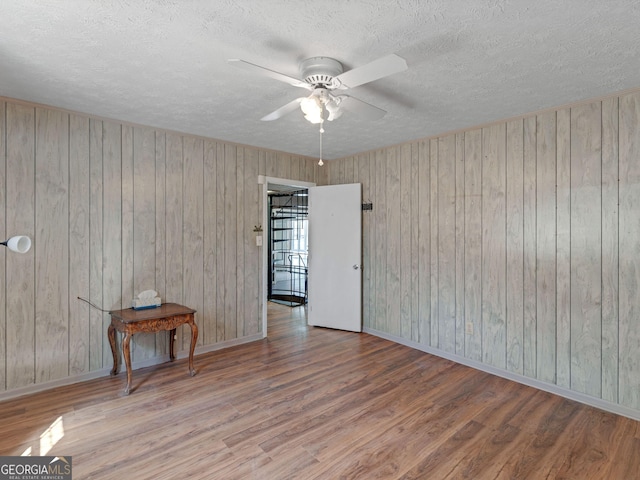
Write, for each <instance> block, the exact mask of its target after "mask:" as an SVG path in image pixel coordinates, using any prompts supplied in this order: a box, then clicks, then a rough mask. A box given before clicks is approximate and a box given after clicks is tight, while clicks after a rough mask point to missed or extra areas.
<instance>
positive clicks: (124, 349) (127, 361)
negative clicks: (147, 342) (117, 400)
mask: <svg viewBox="0 0 640 480" xmlns="http://www.w3.org/2000/svg"><path fill="white" fill-rule="evenodd" d="M130 342H131V334H130V333H127V334H126V335H125V337H124V339H123V340H122V353H124V363H125V365H126V366H127V386H126V387H125V389H124V394H125V395H129V391H130V390H131V350H130V349H129V347H130V345H129V344H130Z"/></svg>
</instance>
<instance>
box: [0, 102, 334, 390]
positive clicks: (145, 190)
mask: <svg viewBox="0 0 640 480" xmlns="http://www.w3.org/2000/svg"><path fill="white" fill-rule="evenodd" d="M258 175H267V176H272V177H279V178H289V179H292V180H301V181H307V182H317V183H318V184H322V183H326V173H325V169H322V170H320V169H319V168H318V167H317V166H316V160H314V159H311V158H304V157H297V156H292V155H287V154H282V153H277V152H272V151H265V150H260V149H256V148H250V147H243V146H238V145H233V144H227V143H223V142H218V141H215V140H209V139H203V138H199V137H193V136H188V135H182V134H177V133H171V132H164V131H160V130H156V129H153V128H147V127H143V126H132V125H126V124H123V123H119V122H116V121H108V120H103V119H98V118H93V117H90V116H86V115H79V114H73V113H68V112H64V111H61V110H56V109H51V108H44V107H41V106H36V105H30V104H26V103H24V102H17V101H12V100H10V99H0V212H3V216H2V220H1V221H0V236H2V237H3V240H4V238H6V237H7V236H12V235H16V234H26V235H29V236H30V237H31V238H32V241H33V247H32V249H31V250H30V251H29V252H28V253H27V254H25V255H19V254H15V253H12V252H9V251H8V250H7V249H4V248H3V249H2V250H0V279H2V282H1V283H0V390H4V391H11V390H14V389H18V388H21V387H28V386H31V385H34V384H40V383H43V382H49V381H55V380H60V379H65V378H67V377H74V376H79V375H82V374H86V373H88V372H92V371H96V370H100V369H103V368H107V367H110V366H111V364H112V358H111V350H110V347H109V343H108V340H107V335H106V329H107V326H108V324H109V322H110V317H109V315H108V314H106V313H102V312H100V311H99V310H96V309H93V308H90V307H89V306H88V305H87V304H86V303H84V302H81V301H79V300H78V299H77V297H82V298H86V299H88V300H90V301H91V302H93V303H94V304H96V305H99V306H102V307H103V308H105V309H107V310H109V309H111V310H113V309H118V308H123V307H128V306H130V302H131V298H132V297H133V295H134V294H136V293H138V292H140V291H142V290H146V289H149V288H152V289H155V290H157V291H158V292H159V293H160V295H161V296H162V299H163V301H172V302H179V303H185V304H188V305H189V306H191V307H193V308H195V309H197V311H198V312H197V314H196V322H197V323H198V326H199V331H200V335H199V338H198V343H199V345H202V346H210V345H214V344H216V343H219V342H223V341H228V340H233V339H238V338H242V337H246V336H251V335H255V334H257V333H259V332H260V331H261V329H262V323H261V322H262V305H261V303H260V298H261V291H260V289H261V278H262V276H261V271H262V263H261V258H262V256H261V250H260V248H258V247H256V246H255V234H254V233H253V227H254V225H260V223H261V219H262V208H263V207H262V193H261V192H262V186H261V185H258V183H257V182H258ZM188 342H189V337H188V336H184V335H182V331H180V332H179V338H178V343H177V345H178V348H180V347H182V348H186V347H187V346H188ZM133 344H134V346H133V347H132V352H133V353H132V357H133V361H134V362H135V361H144V360H146V359H153V358H155V357H159V356H161V355H163V354H166V353H168V342H167V336H166V333H164V332H162V333H159V334H156V335H153V334H141V335H137V336H136V337H135V338H134V339H133Z"/></svg>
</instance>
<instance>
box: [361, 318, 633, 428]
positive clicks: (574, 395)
mask: <svg viewBox="0 0 640 480" xmlns="http://www.w3.org/2000/svg"><path fill="white" fill-rule="evenodd" d="M362 331H363V332H364V333H368V334H370V335H374V336H376V337H380V338H384V339H385V340H389V341H391V342H395V343H399V344H400V345H404V346H405V347H410V348H413V349H416V350H420V351H422V352H425V353H428V354H430V355H435V356H436V357H440V358H445V359H447V360H451V361H452V362H455V363H459V364H461V365H465V366H467V367H471V368H475V369H476V370H480V371H483V372H486V373H490V374H492V375H496V376H498V377H502V378H506V379H507V380H512V381H514V382H518V383H521V384H523V385H527V386H529V387H533V388H537V389H538V390H543V391H545V392H549V393H553V394H554V395H558V396H561V397H564V398H568V399H569V400H575V401H576V402H580V403H583V404H585V405H589V406H591V407H595V408H599V409H601V410H604V411H607V412H611V413H615V414H616V415H622V416H623V417H628V418H631V419H633V420H640V411H638V410H634V409H633V408H629V407H625V406H623V405H619V404H617V403H612V402H609V401H607V400H603V399H601V398H596V397H592V396H590V395H586V394H584V393H580V392H575V391H573V390H569V389H568V388H564V387H559V386H558V385H553V384H550V383H547V382H543V381H541V380H537V379H535V378H529V377H525V376H524V375H520V374H518V373H514V372H509V371H508V370H502V369H500V368H496V367H492V366H490V365H485V364H484V363H480V362H478V361H476V360H471V359H469V358H465V357H461V356H459V355H456V354H454V353H448V352H444V351H442V350H438V349H436V348H433V347H429V346H427V345H422V344H420V343H418V342H414V341H412V340H407V339H405V338H401V337H397V336H395V335H390V334H388V333H386V332H381V331H379V330H375V329H372V328H364V329H363V330H362Z"/></svg>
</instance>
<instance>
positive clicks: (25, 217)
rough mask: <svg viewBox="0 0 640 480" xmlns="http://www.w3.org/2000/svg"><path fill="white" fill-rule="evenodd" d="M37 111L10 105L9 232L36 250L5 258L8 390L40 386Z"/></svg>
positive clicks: (8, 156) (7, 140) (7, 208)
mask: <svg viewBox="0 0 640 480" xmlns="http://www.w3.org/2000/svg"><path fill="white" fill-rule="evenodd" d="M35 124H36V114H35V108H33V107H28V106H23V105H14V104H7V106H6V129H7V139H6V173H5V175H6V193H5V198H4V199H3V202H4V204H5V207H6V210H5V211H6V215H7V217H6V231H7V235H8V236H13V235H29V236H30V237H31V239H32V242H33V243H32V249H31V250H30V251H29V252H27V253H26V254H24V255H13V254H12V255H6V274H5V277H4V278H5V279H6V283H5V286H4V287H3V288H5V298H6V312H7V329H6V357H5V365H6V368H7V374H6V375H7V376H6V388H7V390H12V389H14V388H19V387H24V386H27V385H29V384H32V383H34V382H35V364H34V359H35V305H34V298H35V273H34V271H35V253H34V252H35V248H36V247H37V245H38V242H37V239H36V238H35V236H34V234H35V231H36V230H35V225H34V220H33V219H34V215H35V189H34V183H35V174H36V162H35V136H36V132H35Z"/></svg>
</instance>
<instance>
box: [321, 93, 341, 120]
mask: <svg viewBox="0 0 640 480" xmlns="http://www.w3.org/2000/svg"><path fill="white" fill-rule="evenodd" d="M325 108H326V109H327V112H329V116H328V117H327V120H329V121H330V122H332V121H333V120H335V119H337V118H340V116H341V115H342V110H340V102H339V100H337V99H336V98H335V97H331V99H330V100H329V101H328V102H327V104H326V105H325Z"/></svg>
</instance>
